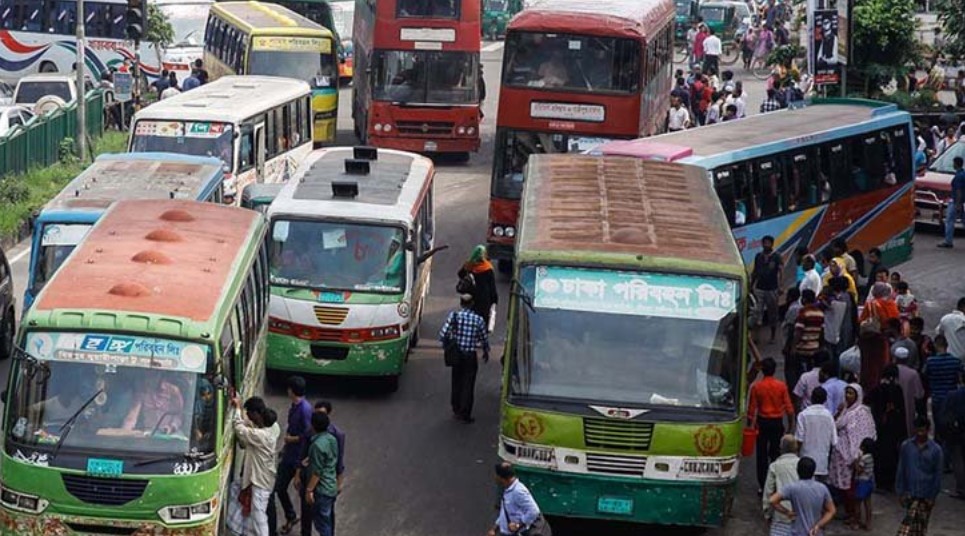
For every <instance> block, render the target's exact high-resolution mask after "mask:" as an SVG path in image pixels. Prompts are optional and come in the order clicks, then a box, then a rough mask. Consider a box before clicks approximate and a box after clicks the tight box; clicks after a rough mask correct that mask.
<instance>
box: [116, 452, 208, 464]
mask: <svg viewBox="0 0 965 536" xmlns="http://www.w3.org/2000/svg"><path fill="white" fill-rule="evenodd" d="M214 455H215V453H214V452H208V453H201V452H182V453H179V454H168V455H167V456H158V457H157V458H151V459H148V460H143V461H140V462H137V463H135V464H134V467H143V466H145V465H152V464H155V463H161V462H169V461H171V462H173V461H178V460H185V459H186V460H190V461H193V462H205V461H208V460H210V459H211V458H214Z"/></svg>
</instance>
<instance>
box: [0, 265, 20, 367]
mask: <svg viewBox="0 0 965 536" xmlns="http://www.w3.org/2000/svg"><path fill="white" fill-rule="evenodd" d="M13 296H14V293H13V273H12V272H11V271H10V263H8V262H7V256H6V255H4V253H3V250H2V249H0V359H6V358H8V357H10V356H12V355H13V338H14V336H15V335H16V333H17V324H16V318H17V317H16V316H15V312H14V311H15V308H14V307H15V304H16V302H15V301H14V297H13Z"/></svg>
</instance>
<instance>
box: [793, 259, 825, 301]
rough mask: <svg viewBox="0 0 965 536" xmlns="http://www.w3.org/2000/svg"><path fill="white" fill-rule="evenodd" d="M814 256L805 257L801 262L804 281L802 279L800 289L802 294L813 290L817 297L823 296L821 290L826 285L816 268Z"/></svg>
mask: <svg viewBox="0 0 965 536" xmlns="http://www.w3.org/2000/svg"><path fill="white" fill-rule="evenodd" d="M814 265H815V263H814V255H808V256H806V257H804V259H803V260H802V261H801V269H802V270H804V279H801V284H800V285H799V286H798V288H799V289H800V290H801V292H804V290H805V289H811V290H813V291H814V295H815V296H819V295H821V288H822V287H823V286H824V283H823V282H822V281H821V274H819V273H818V271H817V270H816V269H815V268H814Z"/></svg>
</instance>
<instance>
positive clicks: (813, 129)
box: [643, 99, 911, 163]
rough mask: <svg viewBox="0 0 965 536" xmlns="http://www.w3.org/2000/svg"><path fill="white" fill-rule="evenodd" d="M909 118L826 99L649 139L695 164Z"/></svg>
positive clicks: (879, 107)
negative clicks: (684, 152) (687, 154)
mask: <svg viewBox="0 0 965 536" xmlns="http://www.w3.org/2000/svg"><path fill="white" fill-rule="evenodd" d="M910 117H911V116H910V115H908V113H906V112H902V111H899V110H898V108H897V106H895V105H891V104H884V103H880V102H875V101H867V100H858V99H827V100H824V101H814V102H813V103H811V104H808V105H806V106H803V107H800V108H796V109H787V110H781V111H778V112H771V113H766V114H758V115H753V116H748V117H745V118H743V119H741V120H739V121H728V122H726V123H717V124H715V125H709V126H707V127H702V128H697V129H691V130H687V131H683V132H673V133H669V134H662V135H660V136H654V137H651V138H648V140H649V141H650V142H653V143H663V144H669V145H677V146H681V147H689V148H691V149H693V157H691V158H688V159H685V160H684V162H695V163H696V162H698V161H699V160H703V159H704V158H707V157H712V156H714V155H719V154H722V153H730V152H738V151H746V150H748V149H751V148H755V147H758V146H764V145H767V144H771V143H782V142H784V143H787V142H794V141H795V140H798V139H799V138H809V137H811V136H816V135H819V134H822V133H829V132H832V131H839V132H840V137H843V136H847V135H849V133H848V130H849V129H851V130H854V131H855V132H858V131H860V130H862V129H864V128H866V127H865V125H866V124H867V123H873V122H881V121H882V120H883V119H885V120H888V121H887V124H897V123H903V122H907V121H909V120H910ZM883 126H884V125H883ZM834 137H839V136H834ZM643 141H646V140H643Z"/></svg>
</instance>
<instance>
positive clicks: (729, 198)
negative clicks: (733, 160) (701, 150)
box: [713, 168, 746, 227]
mask: <svg viewBox="0 0 965 536" xmlns="http://www.w3.org/2000/svg"><path fill="white" fill-rule="evenodd" d="M713 174H714V189H715V190H717V198H718V199H720V205H721V207H723V209H724V214H726V215H727V221H728V222H730V226H731V227H736V226H737V225H739V224H738V223H737V221H738V220H745V219H746V218H744V216H745V215H744V214H742V215H741V216H740V217H738V215H737V207H736V200H735V199H734V174H733V171H732V170H731V169H730V168H718V169H715V170H714V171H713ZM742 223H743V222H742Z"/></svg>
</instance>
